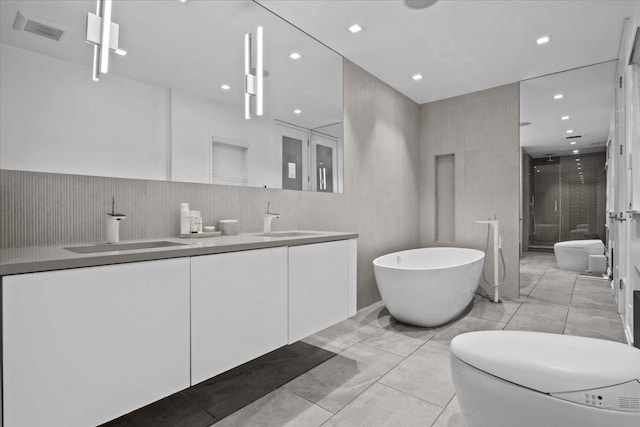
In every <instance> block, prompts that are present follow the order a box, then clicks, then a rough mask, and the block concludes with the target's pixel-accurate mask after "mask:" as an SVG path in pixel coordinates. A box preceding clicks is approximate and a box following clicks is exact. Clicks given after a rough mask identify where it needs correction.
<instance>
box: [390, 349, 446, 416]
mask: <svg viewBox="0 0 640 427" xmlns="http://www.w3.org/2000/svg"><path fill="white" fill-rule="evenodd" d="M379 382H380V383H382V384H385V385H388V386H389V387H392V388H394V389H396V390H399V391H402V392H404V393H407V394H410V395H412V396H414V397H417V398H419V399H422V400H426V401H427V402H430V403H432V404H434V405H436V406H439V407H440V408H444V407H445V406H447V403H449V400H451V397H453V395H454V393H455V388H454V386H453V381H452V379H451V369H450V367H449V347H448V346H447V345H443V344H439V343H436V342H431V341H428V342H427V343H426V344H425V345H423V346H422V347H421V348H419V349H418V350H416V351H415V352H414V353H413V354H412V355H411V356H409V357H407V358H406V359H405V360H404V361H402V363H400V364H399V365H398V366H396V367H395V368H394V369H393V370H391V371H390V372H389V373H388V374H386V375H385V376H384V377H382V379H380V381H379Z"/></svg>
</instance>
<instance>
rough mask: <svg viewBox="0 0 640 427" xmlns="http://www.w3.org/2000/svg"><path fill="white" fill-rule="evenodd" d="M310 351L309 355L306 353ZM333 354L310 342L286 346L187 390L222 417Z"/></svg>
mask: <svg viewBox="0 0 640 427" xmlns="http://www.w3.org/2000/svg"><path fill="white" fill-rule="evenodd" d="M305 353H306V354H305ZM330 355H331V356H333V355H334V354H333V353H330V352H327V351H326V350H321V349H315V350H313V349H312V347H311V346H309V345H308V344H304V345H303V344H296V345H293V346H285V347H282V348H280V349H278V350H275V351H273V352H271V353H268V354H266V355H264V356H261V357H259V358H257V359H254V360H252V361H250V362H247V363H245V364H244V365H241V366H239V367H237V368H234V369H232V370H230V371H227V372H225V373H223V374H220V375H218V376H216V377H214V378H212V379H209V380H207V381H204V382H202V383H200V384H197V385H195V386H193V387H190V388H188V389H187V390H184V391H183V393H184V395H185V396H187V397H188V398H189V399H191V400H192V401H193V402H195V403H197V404H198V405H200V406H201V407H202V408H204V409H206V410H207V412H209V413H210V414H213V415H214V416H215V417H216V418H217V419H222V418H224V417H226V416H227V415H229V414H231V413H233V412H235V411H237V410H238V409H240V408H242V407H244V406H246V405H248V404H249V403H251V402H253V401H255V400H257V399H259V398H261V397H263V396H265V395H267V394H269V393H270V392H272V391H273V390H275V389H276V388H278V387H280V386H282V385H284V384H286V383H287V382H289V381H291V380H292V379H294V378H296V377H298V376H299V375H301V374H303V373H305V372H307V371H308V370H310V369H312V368H313V367H316V366H318V365H320V364H321V363H322V362H324V361H325V360H327V358H328V357H330Z"/></svg>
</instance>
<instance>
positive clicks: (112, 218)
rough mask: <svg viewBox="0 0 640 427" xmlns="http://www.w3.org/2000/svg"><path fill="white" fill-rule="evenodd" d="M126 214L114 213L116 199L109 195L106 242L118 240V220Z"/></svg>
mask: <svg viewBox="0 0 640 427" xmlns="http://www.w3.org/2000/svg"><path fill="white" fill-rule="evenodd" d="M125 218H126V216H125V215H124V214H121V213H116V199H115V197H111V213H107V243H118V242H120V221H122V220H123V219H125Z"/></svg>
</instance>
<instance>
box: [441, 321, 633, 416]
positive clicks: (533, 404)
mask: <svg viewBox="0 0 640 427" xmlns="http://www.w3.org/2000/svg"><path fill="white" fill-rule="evenodd" d="M451 374H452V377H453V382H454V384H455V388H456V393H457V396H458V403H459V405H460V412H461V413H462V416H463V419H464V423H465V426H466V427H514V426H518V427H541V426H544V427H604V426H611V427H613V426H616V427H638V426H640V350H639V349H636V348H634V347H631V346H627V345H625V344H620V343H616V342H613V341H605V340H599V339H595V338H585V337H575V336H570V335H558V334H548V333H542V332H524V331H482V332H470V333H466V334H462V335H458V336H457V337H455V338H454V339H453V340H452V341H451Z"/></svg>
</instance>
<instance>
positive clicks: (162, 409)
mask: <svg viewBox="0 0 640 427" xmlns="http://www.w3.org/2000/svg"><path fill="white" fill-rule="evenodd" d="M61 392H64V390H61ZM215 421H216V418H215V417H213V416H211V415H210V414H208V413H207V412H206V411H205V410H203V409H202V408H200V407H199V406H198V405H196V404H195V403H193V402H192V401H190V400H189V399H187V398H186V397H185V396H184V395H183V394H182V393H176V394H172V395H171V396H169V397H166V398H164V399H162V400H159V401H157V402H154V403H152V404H150V405H147V406H145V407H143V408H140V409H138V410H136V411H133V412H131V413H129V414H127V415H123V416H122V417H120V418H117V419H115V420H113V421H109V422H108V423H106V424H103V425H102V427H175V426H193V427H200V426H202V427H206V426H209V425H211V424H212V423H214V422H215Z"/></svg>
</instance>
